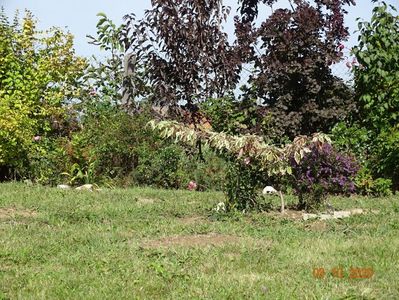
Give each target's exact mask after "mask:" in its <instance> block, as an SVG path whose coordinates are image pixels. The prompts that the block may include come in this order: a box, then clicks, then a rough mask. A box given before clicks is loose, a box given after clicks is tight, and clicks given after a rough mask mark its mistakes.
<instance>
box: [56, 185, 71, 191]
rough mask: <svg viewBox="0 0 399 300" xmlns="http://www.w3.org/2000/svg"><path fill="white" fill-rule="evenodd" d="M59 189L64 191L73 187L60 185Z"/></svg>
mask: <svg viewBox="0 0 399 300" xmlns="http://www.w3.org/2000/svg"><path fill="white" fill-rule="evenodd" d="M57 188H58V189H62V190H69V189H70V188H71V186H69V185H67V184H59V185H57Z"/></svg>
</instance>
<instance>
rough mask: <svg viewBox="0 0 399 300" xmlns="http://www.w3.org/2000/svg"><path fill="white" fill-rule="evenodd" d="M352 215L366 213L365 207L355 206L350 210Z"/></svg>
mask: <svg viewBox="0 0 399 300" xmlns="http://www.w3.org/2000/svg"><path fill="white" fill-rule="evenodd" d="M350 213H351V215H361V214H363V213H364V211H363V209H361V208H354V209H351V211H350Z"/></svg>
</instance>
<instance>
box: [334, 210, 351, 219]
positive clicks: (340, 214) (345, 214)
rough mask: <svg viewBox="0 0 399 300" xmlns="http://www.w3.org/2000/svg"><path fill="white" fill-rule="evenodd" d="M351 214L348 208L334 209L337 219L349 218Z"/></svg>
mask: <svg viewBox="0 0 399 300" xmlns="http://www.w3.org/2000/svg"><path fill="white" fill-rule="evenodd" d="M350 215H351V212H350V211H347V210H340V211H334V218H335V219H342V218H348V217H350Z"/></svg>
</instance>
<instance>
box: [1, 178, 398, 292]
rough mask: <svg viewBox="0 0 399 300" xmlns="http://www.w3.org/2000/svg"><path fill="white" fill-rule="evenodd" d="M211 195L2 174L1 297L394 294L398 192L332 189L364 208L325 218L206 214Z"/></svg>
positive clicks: (340, 202) (345, 202) (215, 196)
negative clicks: (77, 185) (22, 180)
mask: <svg viewBox="0 0 399 300" xmlns="http://www.w3.org/2000/svg"><path fill="white" fill-rule="evenodd" d="M222 200H223V194H221V193H210V192H209V193H208V192H206V193H200V192H188V191H165V190H155V189H128V190H103V191H98V192H88V191H80V192H79V191H74V190H68V191H65V190H59V189H55V188H45V187H40V186H27V185H23V184H15V183H10V184H1V185H0V299H17V298H18V299H19V298H21V299H160V298H162V299H190V298H195V299H249V298H251V299H399V275H398V273H399V269H398V264H399V197H397V196H396V197H391V198H378V199H377V198H374V199H373V198H363V197H358V198H341V199H340V198H336V199H333V200H332V202H333V203H334V206H335V207H338V208H341V209H342V208H363V209H367V210H369V209H370V211H371V210H373V212H370V213H368V214H365V215H357V216H353V217H350V218H347V219H342V220H329V221H320V220H319V221H314V220H313V221H311V220H308V221H302V220H300V219H292V218H287V217H282V216H280V215H279V213H277V211H276V212H275V213H251V214H246V215H242V214H238V213H236V214H234V215H230V216H220V215H219V216H218V215H215V214H212V212H211V209H212V207H214V206H215V205H216V203H218V202H219V201H222ZM290 201H293V199H291V198H289V199H288V202H290ZM278 202H279V200H278V199H276V208H277V204H278ZM375 210H378V212H376V211H375ZM315 268H318V269H319V268H320V269H321V268H323V269H324V271H325V276H324V277H323V278H315V277H314V276H313V271H314V269H315ZM333 268H342V271H343V274H342V278H339V276H334V274H332V273H331V271H332V269H333ZM351 268H360V269H362V270H365V269H367V268H371V269H372V270H373V272H374V275H373V276H372V277H371V278H368V279H365V278H350V277H351ZM335 275H337V274H335ZM338 275H340V274H338ZM352 275H354V276H355V277H356V274H355V273H354V271H353V270H352ZM357 275H359V274H357Z"/></svg>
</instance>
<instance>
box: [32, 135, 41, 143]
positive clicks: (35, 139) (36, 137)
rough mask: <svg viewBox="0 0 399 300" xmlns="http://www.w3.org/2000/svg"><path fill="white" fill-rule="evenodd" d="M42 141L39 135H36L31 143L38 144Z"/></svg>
mask: <svg viewBox="0 0 399 300" xmlns="http://www.w3.org/2000/svg"><path fill="white" fill-rule="evenodd" d="M41 139H42V137H41V136H40V135H36V136H35V137H33V141H35V142H38V141H40V140H41Z"/></svg>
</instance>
